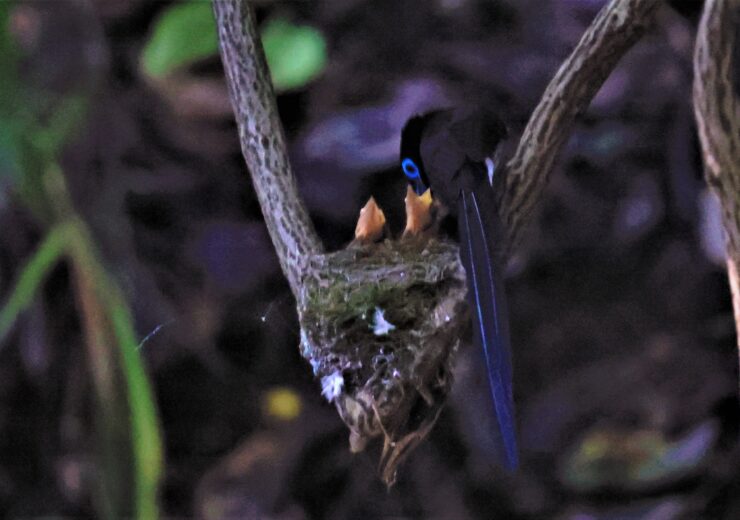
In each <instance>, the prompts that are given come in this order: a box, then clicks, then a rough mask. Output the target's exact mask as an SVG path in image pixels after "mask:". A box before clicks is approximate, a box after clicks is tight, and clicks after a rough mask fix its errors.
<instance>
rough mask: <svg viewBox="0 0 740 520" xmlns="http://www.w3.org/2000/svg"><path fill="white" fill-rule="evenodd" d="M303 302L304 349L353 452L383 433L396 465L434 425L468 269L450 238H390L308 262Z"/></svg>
mask: <svg viewBox="0 0 740 520" xmlns="http://www.w3.org/2000/svg"><path fill="white" fill-rule="evenodd" d="M309 264H310V266H309V269H308V272H310V273H311V274H310V275H309V276H308V277H307V278H306V279H304V280H303V284H302V285H303V292H302V293H301V295H300V298H299V300H300V301H299V306H298V311H299V318H300V324H301V353H302V355H303V356H304V357H305V358H306V359H307V360H308V361H309V363H311V366H312V367H313V371H314V374H315V375H316V377H318V378H319V379H320V380H321V384H322V387H323V394H324V396H325V397H326V398H327V399H328V400H329V401H331V402H333V403H334V404H335V405H336V407H337V410H338V411H339V414H340V416H341V418H342V420H343V421H344V422H345V423H346V425H347V426H348V427H349V429H350V448H351V450H352V451H353V452H359V451H362V450H363V449H364V448H365V447H366V445H367V443H368V442H369V441H370V440H371V439H373V438H375V437H382V439H383V454H382V456H381V460H380V467H379V472H380V476H381V478H382V479H383V480H384V481H385V482H386V483H387V484H388V485H391V484H392V483H393V482H394V481H395V476H396V470H397V468H398V466H399V464H401V463H402V462H403V460H404V459H405V458H406V457H407V456H408V454H409V453H410V452H411V451H413V448H414V447H415V446H417V445H418V443H419V442H421V440H423V439H424V438H425V437H426V435H427V434H428V433H429V431H430V430H431V428H432V426H433V425H434V423H435V422H436V420H437V417H438V416H439V412H440V410H441V408H442V405H443V404H444V402H445V399H446V396H447V394H448V392H449V389H450V386H451V383H452V377H451V368H452V361H453V358H454V354H455V352H456V351H457V348H458V346H459V343H460V334H461V332H462V328H463V326H464V324H465V323H466V322H467V317H468V314H467V305H466V304H465V293H466V286H465V271H464V269H463V267H462V265H461V264H460V260H459V257H458V248H457V246H456V245H455V244H453V243H451V242H447V241H438V240H434V239H433V240H430V241H414V240H410V241H400V242H398V241H395V242H394V241H389V240H386V241H384V242H382V243H380V244H371V245H365V246H361V247H352V248H349V249H345V250H342V251H338V252H335V253H331V254H326V255H316V256H314V257H312V258H311V259H309Z"/></svg>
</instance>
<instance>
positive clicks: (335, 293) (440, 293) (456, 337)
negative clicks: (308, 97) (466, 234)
mask: <svg viewBox="0 0 740 520" xmlns="http://www.w3.org/2000/svg"><path fill="white" fill-rule="evenodd" d="M246 4H247V2H246V0H231V1H229V0H214V11H215V13H216V20H217V23H218V31H219V38H220V45H221V56H222V60H223V62H224V67H225V69H226V74H227V82H228V84H229V91H230V94H231V99H232V104H233V107H234V112H235V114H236V117H237V123H238V125H239V135H240V139H241V144H242V151H243V153H244V157H245V159H246V161H247V165H248V166H249V169H250V171H251V173H252V180H253V182H254V185H255V190H256V191H257V195H258V197H259V201H260V204H261V206H262V211H263V213H264V215H265V221H266V222H267V226H268V229H269V231H270V234H271V236H272V240H273V242H274V243H275V247H276V249H277V251H278V255H279V257H280V261H281V264H282V266H283V270H284V271H285V273H286V275H287V276H288V279H289V280H290V284H291V288H292V289H293V293H294V294H295V295H296V298H297V300H298V315H299V320H300V324H301V353H302V355H303V356H304V357H305V358H306V359H307V360H308V361H309V362H310V363H311V366H312V368H313V371H314V375H315V376H316V377H317V378H318V379H320V380H321V384H322V387H323V392H322V393H323V394H324V395H325V396H326V397H327V399H329V400H330V401H332V402H333V403H334V404H335V405H336V407H337V410H338V411H339V414H340V416H341V417H342V419H343V420H344V422H345V423H346V424H347V426H348V427H349V428H350V431H351V436H350V442H351V447H352V449H353V451H358V450H361V449H362V448H363V447H364V446H365V444H366V443H367V442H368V440H370V439H372V438H373V437H377V436H382V437H383V439H384V450H383V456H382V458H381V464H380V473H381V475H382V477H383V479H384V480H385V481H386V482H388V483H391V482H392V481H393V479H394V477H395V470H396V468H397V466H398V465H399V464H400V463H401V462H402V461H403V459H404V458H405V457H406V456H408V454H409V453H410V452H411V451H412V449H413V447H414V446H416V445H417V444H418V443H419V442H421V440H422V439H423V438H424V437H425V436H426V434H427V433H428V432H429V430H430V429H431V427H432V426H433V424H434V422H435V421H436V419H437V416H438V414H439V410H440V409H441V407H442V406H443V405H444V402H445V399H446V396H447V393H448V392H449V388H450V385H451V370H452V365H453V362H454V357H455V352H456V350H457V347H458V345H459V343H460V332H461V330H462V329H463V327H464V326H465V324H466V323H468V321H469V316H468V313H467V310H466V309H467V306H466V305H465V292H466V289H465V287H466V286H465V271H464V269H463V267H462V265H461V264H460V259H459V255H458V247H457V245H456V244H453V243H451V242H449V241H445V240H442V241H437V240H430V241H413V240H412V241H392V240H386V241H384V242H382V243H380V244H371V245H368V246H361V247H357V248H349V249H345V250H342V251H337V252H334V253H329V254H323V253H322V251H321V246H320V243H319V240H318V238H317V237H316V235H315V232H314V231H313V228H312V226H311V223H310V222H309V220H308V216H307V213H306V210H305V209H304V207H303V206H302V204H301V203H300V201H299V199H298V194H297V192H296V187H295V181H294V179H293V176H292V174H291V172H290V168H289V165H288V160H287V155H286V153H285V140H284V137H283V133H282V130H281V126H280V123H279V120H278V118H277V114H276V111H275V101H274V96H273V93H272V87H271V85H270V81H269V78H268V76H267V67H266V65H265V60H264V56H263V53H262V48H261V46H260V44H259V40H258V38H257V36H256V32H255V27H254V19H253V17H252V14H251V12H250V10H249V8H248V6H247V5H246ZM659 4H660V0H612V1H611V2H610V3H609V4H608V5H607V6H606V7H604V8H603V9H602V11H601V12H600V13H599V15H598V16H597V17H596V19H595V20H594V22H593V24H592V26H591V27H590V28H589V29H588V31H587V32H586V34H585V35H584V36H583V38H582V40H581V41H580V43H579V44H578V46H577V47H576V48H575V50H574V51H573V53H572V54H571V56H570V57H569V58H568V59H567V60H566V61H565V63H564V64H563V66H562V67H561V68H560V70H559V71H558V73H557V74H556V76H555V78H554V79H553V80H552V82H551V83H550V85H549V86H548V88H547V90H546V91H545V94H544V96H543V99H542V101H541V102H540V104H539V105H538V107H537V108H536V110H535V111H534V113H533V115H532V118H531V119H530V122H529V124H528V125H527V127H526V129H525V131H524V135H523V136H522V138H521V141H520V143H519V148H518V150H517V152H516V154H515V156H514V158H513V159H512V160H511V161H510V162H509V165H508V170H509V173H508V175H507V184H506V190H505V192H504V193H503V194H502V195H501V197H502V206H501V208H502V210H501V212H502V217H503V218H504V219H505V222H506V223H507V224H508V225H509V232H510V236H511V237H512V239H513V240H510V241H509V243H510V244H514V243H515V242H516V240H517V239H518V237H519V235H520V234H521V232H522V229H523V223H524V221H525V219H526V217H528V216H529V214H530V213H531V211H532V209H533V207H534V205H535V204H536V203H537V202H538V201H539V199H540V197H541V194H542V191H543V188H544V185H545V183H546V181H547V178H548V175H549V171H550V169H551V167H552V164H553V162H554V161H555V157H556V155H557V153H558V151H559V150H560V147H561V146H562V145H563V143H564V142H565V140H566V138H567V136H568V131H569V129H570V126H571V125H572V123H573V121H574V119H575V117H576V116H577V115H578V114H579V113H580V112H582V111H583V110H584V109H585V108H586V107H587V106H588V104H589V103H590V101H591V98H592V97H593V96H594V95H595V94H596V92H597V91H598V89H599V88H600V86H601V84H602V83H603V82H604V81H605V79H606V78H607V76H608V75H609V73H610V72H611V70H612V69H613V68H614V66H615V65H616V63H617V62H618V61H619V59H620V58H621V57H622V55H623V54H624V53H625V52H626V51H627V50H628V49H629V47H630V46H631V45H632V44H633V43H634V42H635V41H637V39H638V38H639V36H640V35H641V34H642V33H643V32H644V31H645V30H646V28H647V27H648V26H649V24H650V22H651V21H652V15H653V14H654V12H655V10H656V8H657V6H658V5H659ZM379 320H383V321H384V322H385V323H386V324H388V325H390V326H391V327H392V328H390V329H389V328H384V329H383V330H379V328H378V322H379ZM390 330H392V331H393V332H392V333H390V332H389V331H390Z"/></svg>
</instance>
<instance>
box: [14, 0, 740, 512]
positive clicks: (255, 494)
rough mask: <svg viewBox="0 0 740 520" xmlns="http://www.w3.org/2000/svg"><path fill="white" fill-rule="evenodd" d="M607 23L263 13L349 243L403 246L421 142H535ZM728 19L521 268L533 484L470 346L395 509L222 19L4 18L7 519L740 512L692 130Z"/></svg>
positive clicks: (661, 50) (560, 12)
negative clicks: (326, 383) (511, 466)
mask: <svg viewBox="0 0 740 520" xmlns="http://www.w3.org/2000/svg"><path fill="white" fill-rule="evenodd" d="M604 3H605V2H604V1H602V0H548V1H543V0H520V1H512V0H429V1H426V2H418V1H416V0H376V1H373V2H370V1H368V0H321V1H307V0H293V1H288V0H286V1H277V0H274V1H273V0H259V1H255V2H253V4H254V5H255V7H256V11H257V17H258V20H259V24H260V31H261V33H262V38H263V42H264V46H265V49H266V53H267V57H268V61H269V64H270V67H271V71H272V75H273V81H274V83H275V87H276V89H277V92H278V105H279V109H280V113H281V116H282V119H283V122H284V125H285V130H286V133H287V136H288V140H289V143H290V151H291V157H292V160H293V166H294V169H295V172H296V175H297V177H298V179H299V184H300V188H301V192H302V195H303V196H304V198H305V201H306V203H307V205H308V208H309V210H310V212H311V215H312V217H313V219H314V222H315V224H316V227H317V229H318V231H319V233H320V235H321V237H322V239H323V240H324V242H325V244H326V245H327V247H329V248H338V247H343V246H344V245H345V244H347V243H348V242H349V241H350V240H351V239H352V236H353V235H352V233H353V230H354V226H355V223H356V217H357V214H358V211H359V208H360V207H361V206H362V205H363V204H364V203H365V201H366V200H367V198H368V197H369V196H371V195H373V196H375V198H376V199H377V200H378V202H379V204H380V206H381V207H382V208H383V210H384V211H385V213H386V216H387V217H388V220H389V222H390V225H391V227H392V229H393V230H394V232H396V233H397V232H399V231H400V230H401V229H402V228H403V195H404V190H405V181H404V180H403V178H402V175H401V174H400V172H399V169H398V167H397V165H396V161H397V154H398V143H399V136H400V130H401V128H402V126H403V124H404V122H405V120H406V119H407V118H408V117H409V116H410V115H412V114H414V113H416V112H418V111H423V110H425V109H428V108H432V107H441V106H450V105H454V104H457V103H460V102H463V101H464V102H466V103H473V104H476V103H477V104H481V105H486V106H488V107H491V108H493V109H495V110H498V111H499V112H500V113H501V114H502V116H503V117H504V118H505V119H506V120H507V121H508V122H509V124H510V127H511V130H512V133H513V134H514V135H518V133H519V132H521V130H522V129H523V127H524V124H525V123H526V119H527V117H528V114H529V113H530V112H531V110H532V109H533V108H534V106H535V104H536V102H537V101H538V99H539V97H540V95H541V93H542V92H543V90H544V88H545V86H546V84H547V82H548V81H549V79H550V78H551V77H552V75H553V74H554V72H555V71H556V70H557V67H558V65H559V64H560V63H561V61H562V60H563V59H564V58H565V57H566V56H567V54H568V52H569V51H570V50H571V49H572V48H573V46H574V45H575V44H576V43H577V41H578V40H579V38H580V36H581V35H582V33H583V31H584V30H585V28H586V27H587V26H588V24H589V23H590V21H591V20H592V19H593V17H594V16H595V15H596V13H597V12H598V10H599V9H600V8H601V7H602V6H603V5H604ZM700 7H701V2H693V1H689V0H684V1H681V0H677V1H675V2H673V3H672V4H671V5H670V6H669V5H668V4H666V5H665V6H663V8H662V9H661V10H660V13H659V16H658V23H657V26H656V27H655V29H654V30H653V31H652V32H650V33H649V34H648V35H647V36H646V37H645V38H644V39H643V40H641V41H640V42H639V43H638V44H637V46H636V47H635V48H634V49H633V50H631V51H630V52H629V54H628V55H627V56H626V57H625V59H624V60H623V61H622V62H621V63H620V65H619V67H618V68H617V69H616V70H615V71H614V73H613V74H612V75H611V77H610V78H609V79H608V81H607V82H606V84H605V85H604V87H603V88H602V89H601V91H600V92H599V94H598V95H597V97H596V98H595V99H594V101H593V103H592V105H591V107H590V108H589V110H588V113H587V114H585V116H583V117H582V118H581V119H580V120H579V122H578V124H577V125H576V126H575V128H574V129H573V132H572V135H571V137H570V139H569V140H568V143H567V145H566V147H565V149H564V151H563V153H562V154H561V156H560V159H559V160H558V162H557V165H556V168H555V170H556V171H555V172H553V175H552V180H551V182H550V184H549V186H548V188H547V190H546V193H545V197H544V200H543V202H542V204H541V205H540V208H539V210H538V212H537V214H536V215H535V217H534V219H533V222H532V225H531V227H530V229H529V232H528V234H527V237H526V240H525V242H524V243H523V244H522V246H521V247H520V248H519V249H518V250H517V251H516V255H515V258H514V259H513V260H512V262H511V265H510V269H509V277H508V282H507V292H508V295H509V307H510V315H511V321H512V341H513V356H514V370H515V400H516V404H517V409H518V424H519V435H520V444H521V458H522V467H521V470H520V471H518V472H517V473H515V474H507V473H505V472H504V471H503V470H501V469H500V468H499V467H497V466H496V465H495V464H494V463H493V462H492V460H493V459H492V453H491V448H492V447H491V445H490V442H489V440H488V438H487V431H486V429H485V427H484V426H483V423H485V421H484V420H482V419H481V418H484V417H486V416H487V415H488V414H490V413H492V412H491V411H490V410H488V409H487V404H486V399H485V396H486V395H487V394H486V389H485V386H484V385H485V379H484V377H481V374H480V373H479V371H478V370H477V369H476V367H475V366H473V363H472V359H473V357H472V356H469V351H468V349H467V348H463V349H462V350H461V352H460V356H459V359H458V363H457V368H456V384H455V386H454V390H453V394H452V396H451V398H450V401H449V403H448V405H447V407H446V408H445V410H444V411H443V413H442V415H441V417H440V419H439V421H438V423H437V425H436V427H435V428H434V430H433V431H432V433H431V434H430V436H429V438H428V440H427V441H426V442H424V443H423V444H422V445H421V446H420V447H419V448H418V449H417V450H416V452H414V453H413V454H412V455H411V457H410V458H409V461H408V462H407V464H406V465H405V466H404V467H402V469H401V471H400V473H399V476H398V482H397V484H396V486H395V487H393V488H391V489H390V490H388V489H386V488H385V486H384V485H383V484H382V483H381V482H380V480H379V478H378V477H377V475H376V469H377V460H378V450H377V447H372V448H371V449H369V450H368V451H367V452H365V453H361V454H358V455H352V454H350V453H349V449H348V441H347V439H348V431H347V429H346V428H345V427H344V425H343V424H342V422H341V421H340V419H339V417H338V416H337V414H336V412H335V411H334V409H333V407H332V406H330V405H329V404H327V403H326V402H325V401H324V400H323V398H322V397H321V395H320V387H319V385H318V383H317V382H315V381H313V379H312V376H311V369H310V366H309V365H308V364H307V363H306V362H305V361H304V360H302V359H301V357H300V355H299V351H298V332H299V331H298V326H297V319H296V315H295V305H294V301H293V299H292V296H291V295H290V292H289V290H288V286H287V283H286V282H285V280H284V278H283V276H282V275H281V272H280V269H279V266H278V263H277V259H276V257H275V254H274V252H273V249H272V247H271V244H270V241H269V237H268V235H267V233H266V230H265V227H264V225H263V221H262V216H261V212H260V208H259V206H258V204H257V202H256V199H255V196H254V192H253V189H252V186H251V183H250V180H249V176H248V174H247V171H246V167H245V166H244V162H243V159H242V157H241V152H240V149H239V143H238V140H237V132H236V128H235V124H234V122H233V115H232V112H231V109H230V105H229V100H228V97H227V92H226V88H225V85H224V80H223V73H222V70H221V65H220V60H219V58H218V55H217V49H216V36H215V28H214V25H213V20H212V15H211V6H210V3H209V2H205V1H198V2H163V1H154V0H87V1H83V0H57V1H53V2H52V1H41V0H38V1H30V0H26V1H15V2H11V1H5V0H3V2H2V3H0V24H1V26H0V27H1V28H0V38H1V41H0V51H2V52H0V302H3V303H2V305H3V307H2V309H1V310H0V516H5V517H8V518H23V517H26V518H27V517H35V516H41V515H54V516H75V517H101V516H108V517H112V518H115V517H120V516H124V515H128V514H138V515H143V516H145V515H147V514H155V513H156V511H155V509H154V506H152V504H153V503H154V500H153V495H152V492H151V490H152V489H154V486H155V484H156V482H157V479H158V472H159V471H160V470H161V487H160V492H159V497H160V499H159V504H160V505H159V510H160V514H161V516H162V517H191V516H197V517H202V518H214V519H215V518H278V519H285V520H287V519H318V518H328V519H345V518H369V519H372V518H450V519H467V518H471V519H477V518H480V519H483V518H507V519H508V518H512V519H516V518H561V519H574V520H575V519H579V520H582V519H651V520H658V519H661V520H662V519H672V518H718V519H719V518H728V519H730V518H738V517H740V471H738V469H737V468H738V464H739V463H740V451H739V450H738V442H737V438H738V403H737V379H738V374H737V353H736V349H735V333H734V325H733V320H732V309H731V304H730V298H729V290H728V285H727V281H726V276H725V271H724V265H723V260H722V255H723V239H722V231H721V226H720V222H719V216H718V210H717V205H716V203H715V201H714V199H713V198H712V197H711V196H709V195H708V193H707V191H706V186H705V184H704V182H703V180H702V172H701V161H700V155H699V150H698V146H697V139H696V130H695V124H694V120H693V112H692V108H691V104H690V94H691V81H692V69H691V55H692V49H693V40H694V32H695V26H696V21H697V16H698V13H699V9H700ZM147 377H148V380H147ZM147 381H148V382H147ZM155 407H156V408H155ZM155 410H156V412H155ZM160 438H161V446H162V451H163V459H164V463H163V465H161V464H160V453H159V449H158V447H159V446H160V441H159V439H160ZM135 483H139V485H137V484H135ZM141 483H144V484H141ZM147 486H148V487H147ZM147 511H148V513H147Z"/></svg>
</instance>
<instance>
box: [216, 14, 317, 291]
mask: <svg viewBox="0 0 740 520" xmlns="http://www.w3.org/2000/svg"><path fill="white" fill-rule="evenodd" d="M213 11H214V13H215V16H216V24H217V26H218V36H219V46H220V49H221V60H222V62H223V65H224V70H225V72H226V82H227V84H228V86H229V94H230V97H231V105H232V107H233V109H234V114H235V115H236V123H237V125H238V127H239V140H240V142H241V147H242V153H243V154H244V159H245V161H246V163H247V167H248V168H249V171H250V173H251V175H252V182H253V184H254V189H255V192H256V193H257V199H258V200H259V203H260V206H261V208H262V213H263V215H264V217H265V224H266V225H267V230H268V231H269V233H270V237H271V238H272V243H273V245H274V246H275V250H276V251H277V255H278V258H279V259H280V265H281V267H282V268H283V272H284V273H285V276H286V277H287V278H288V282H289V283H290V287H291V289H292V290H293V294H294V295H295V296H296V297H298V295H299V292H300V285H301V278H302V276H303V274H304V271H305V266H306V261H307V259H308V258H309V256H310V255H312V254H314V253H320V252H322V250H323V247H322V244H321V241H320V240H319V237H318V235H317V234H316V231H315V230H314V227H313V224H312V223H311V220H310V219H309V217H308V211H307V210H306V208H305V206H304V205H303V202H302V201H301V199H300V197H299V196H298V188H297V185H296V181H295V177H294V176H293V172H292V170H291V168H290V162H289V161H288V154H287V151H286V150H287V148H286V146H285V135H284V133H283V127H282V125H281V123H280V118H279V116H278V112H277V106H276V102H275V94H274V92H273V88H272V83H271V81H270V75H269V72H268V69H267V64H266V62H265V55H264V51H263V50H262V44H261V43H260V39H259V36H258V35H257V29H256V26H255V21H254V14H253V13H252V10H251V8H250V7H249V5H248V2H247V1H246V0H214V1H213Z"/></svg>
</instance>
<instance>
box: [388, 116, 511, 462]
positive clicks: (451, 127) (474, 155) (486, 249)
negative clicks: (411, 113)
mask: <svg viewBox="0 0 740 520" xmlns="http://www.w3.org/2000/svg"><path fill="white" fill-rule="evenodd" d="M506 135H507V132H506V127H505V125H504V124H503V122H502V121H501V120H500V119H499V118H498V117H496V116H495V115H494V114H491V113H489V112H486V111H482V110H475V109H462V108H457V109H447V110H437V111H434V112H429V113H427V114H423V115H419V116H415V117H412V118H411V119H410V120H409V121H408V122H407V123H406V126H405V127H404V129H403V132H402V133H401V168H402V169H403V172H404V174H405V175H406V177H407V178H408V181H409V183H410V184H411V186H412V187H413V189H414V191H415V192H416V193H417V195H422V194H423V193H424V192H425V191H426V190H427V189H431V193H432V197H433V198H434V200H435V201H436V202H438V203H440V204H442V205H443V206H444V207H445V208H446V209H447V211H448V212H449V213H450V215H451V216H452V217H456V218H457V228H458V234H459V240H460V257H461V259H462V262H463V265H464V267H465V270H466V273H467V279H468V302H469V304H470V308H471V311H472V317H473V337H474V341H475V343H476V346H477V347H479V348H478V350H479V352H482V354H483V358H484V359H483V361H484V362H485V365H486V369H487V371H488V382H489V386H490V390H491V396H492V398H493V408H494V410H495V412H496V413H495V416H496V422H497V426H498V431H497V432H494V437H495V438H496V441H497V443H496V444H497V449H498V451H499V452H500V453H499V456H500V457H501V458H502V461H503V462H504V464H505V466H506V467H507V468H509V469H515V468H516V467H517V465H518V455H517V447H516V431H515V426H514V401H513V398H512V383H511V379H512V375H511V352H510V347H509V326H508V317H507V310H506V295H505V293H504V285H503V281H502V279H501V274H502V269H501V267H502V264H503V258H502V257H501V254H500V248H499V247H498V246H500V244H501V242H502V241H503V240H504V238H505V235H504V228H503V225H502V223H501V220H500V217H499V214H498V210H497V205H496V201H495V196H494V193H495V191H494V188H493V185H494V173H495V172H496V166H497V165H496V162H497V158H498V155H497V149H498V148H499V144H500V143H501V141H502V140H503V139H505V137H506ZM498 177H501V175H500V174H497V177H496V181H497V182H496V185H498V184H499V182H500V181H499V178H498Z"/></svg>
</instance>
